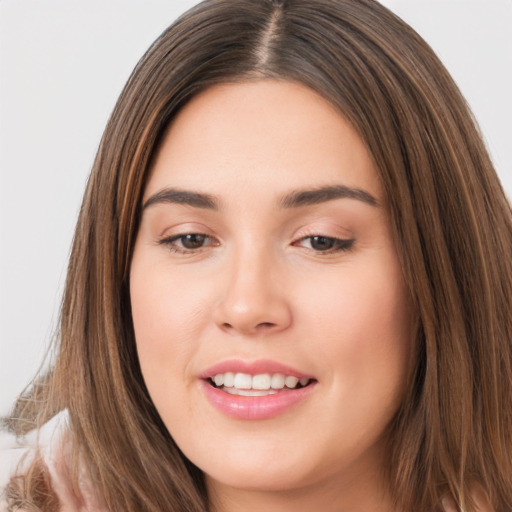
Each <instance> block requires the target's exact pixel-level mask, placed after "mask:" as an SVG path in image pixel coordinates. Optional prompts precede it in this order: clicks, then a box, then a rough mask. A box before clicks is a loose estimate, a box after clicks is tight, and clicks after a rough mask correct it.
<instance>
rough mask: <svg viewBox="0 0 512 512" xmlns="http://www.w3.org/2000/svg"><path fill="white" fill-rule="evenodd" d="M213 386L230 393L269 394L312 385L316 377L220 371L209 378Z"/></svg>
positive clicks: (241, 394) (244, 394)
mask: <svg viewBox="0 0 512 512" xmlns="http://www.w3.org/2000/svg"><path fill="white" fill-rule="evenodd" d="M207 381H208V382H209V383H210V385H211V386H213V387H214V388H217V389H219V390H221V391H224V392H225V393H229V394H230V395H238V396H249V397H250V396H268V395H276V394H278V393H281V392H286V391H293V390H297V389H302V388H305V387H307V386H309V385H311V384H312V383H313V382H314V381H315V379H310V378H307V377H303V378H298V377H295V376H293V375H284V374H282V373H273V374H271V373H262V374H258V375H251V374H248V373H234V372H226V373H218V374H216V375H215V376H213V377H210V378H208V379H207Z"/></svg>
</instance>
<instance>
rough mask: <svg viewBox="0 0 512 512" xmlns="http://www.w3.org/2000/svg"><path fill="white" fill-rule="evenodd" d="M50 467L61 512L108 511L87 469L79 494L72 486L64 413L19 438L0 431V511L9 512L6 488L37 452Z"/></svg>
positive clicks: (67, 421) (66, 422) (66, 419)
mask: <svg viewBox="0 0 512 512" xmlns="http://www.w3.org/2000/svg"><path fill="white" fill-rule="evenodd" d="M37 448H39V450H40V453H41V456H42V458H43V460H44V462H45V464H46V466H47V467H48V471H49V473H50V476H51V481H52V487H53V490H54V491H55V493H56V495H57V496H58V498H59V502H60V511H62V512H108V511H107V509H106V508H105V506H104V505H103V504H102V503H101V500H98V498H97V496H96V493H95V492H94V487H93V485H92V482H91V480H90V478H89V477H88V475H87V472H86V471H85V470H82V471H81V472H80V476H79V482H78V486H79V493H75V492H74V490H73V487H72V483H71V479H70V475H69V471H68V465H67V463H66V459H67V457H66V451H67V450H68V449H69V420H68V414H67V411H62V412H60V413H59V414H57V415H56V416H55V417H54V418H52V419H51V420H50V421H49V422H48V423H46V424H45V425H44V426H43V427H42V428H41V429H40V430H39V431H36V430H34V431H31V432H29V433H28V434H27V435H25V436H23V437H21V438H17V437H16V436H15V435H14V434H12V433H10V432H5V431H0V454H1V456H0V512H8V508H7V501H6V499H5V494H4V492H5V487H6V486H7V484H8V483H9V480H10V479H11V478H12V477H13V476H15V475H19V474H23V472H24V470H26V468H27V467H28V466H29V464H30V463H31V462H32V460H33V458H34V455H35V452H36V449H37Z"/></svg>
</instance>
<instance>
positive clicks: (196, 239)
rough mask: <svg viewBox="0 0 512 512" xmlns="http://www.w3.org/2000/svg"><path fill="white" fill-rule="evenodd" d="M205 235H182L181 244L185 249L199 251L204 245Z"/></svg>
mask: <svg viewBox="0 0 512 512" xmlns="http://www.w3.org/2000/svg"><path fill="white" fill-rule="evenodd" d="M205 240H206V235H198V234H191V235H184V236H183V237H181V244H182V245H183V247H184V248H185V249H199V248H200V247H202V246H203V245H204V243H205Z"/></svg>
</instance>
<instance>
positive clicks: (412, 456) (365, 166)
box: [6, 0, 512, 512]
mask: <svg viewBox="0 0 512 512" xmlns="http://www.w3.org/2000/svg"><path fill="white" fill-rule="evenodd" d="M511 253H512V225H511V211H510V207H509V205H508V203H507V200H506V198H505V196H504V194H503V191H502V189H501V186H500V184H499V181H498V179H497V177H496V174H495V172H494V170H493V168H492V164H491V162H490V160H489V157H488V155H487V153H486V150H485V147H484V145H483V143H482V141H481V138H480V136H479V134H478V130H477V129H476V127H475V125H474V122H473V120H472V117H471V115H470V113H469V112H468V110H467V106H466V104H465V102H464V100H463V98H462V97H461V95H460V93H459V91H458V90H457V88H456V86H455V85H454V83H453V81H452V80H451V78H450V77H449V75H448V74H447V72H446V70H445V69H444V68H443V66H442V65H441V64H440V62H439V61H438V60H437V58H436V57H435V56H434V55H433V53H432V51H431V50H430V49H429V47H428V46H427V45H426V44H425V43H424V41H422V40H421V39H420V38H419V36H418V35H417V34H416V33H414V31H412V29H410V28H409V27H408V26H407V25H405V24H404V23H403V22H402V21H400V20H399V19H397V18H396V17H395V16H394V15H393V14H391V13H390V12H389V11H387V10H386V9H384V8H383V7H382V6H380V5H379V4H378V3H376V2H374V1H371V0H316V1H312V0H290V1H288V2H287V1H280V0H268V1H259V0H253V1H251V0H236V1H233V0H213V1H212V0H209V1H206V2H204V3H202V4H200V5H199V6H197V7H196V8H194V9H192V10H191V11H190V12H188V13H187V14H186V15H184V16H183V17H182V18H180V19H179V20H178V21H177V22H176V23H175V24H174V25H173V26H172V27H171V28H170V29H168V30H167V31H166V32H165V33H164V34H163V35H162V36H161V37H160V38H159V39H158V40H157V41H156V42H155V44H154V45H153V46H152V47H151V48H150V50H149V51H148V52H147V54H146V55H145V56H144V57H143V59H142V60H141V62H140V63H139V64H138V66H137V67H136V69H135V71H134V73H133V75H132V77H131V78H130V80H129V81H128V84H127V85H126V87H125V89H124V91H123V93H122V94H121V97H120V99H119V101H118V104H117V106H116V108H115V110H114V112H113V114H112V117H111V119H110V121H109V123H108V125H107V128H106V131H105V134H104V137H103V140H102V143H101V145H100V148H99V152H98V156H97V158H96V162H95V165H94V169H93V172H92V174H91V178H90V180H89V183H88V187H87V190H86V193H85V197H84V202H83V206H82V209H81V213H80V218H79V221H78V225H77V230H76V234H75V240H74V245H73V251H72V255H71V260H70V265H69V270H68V278H67V283H66V291H65V295H64V299H63V309H62V321H61V332H60V345H59V348H58V356H57V358H56V361H55V365H54V367H53V370H52V371H51V373H50V375H48V376H46V377H45V378H42V379H40V381H39V382H38V383H37V384H36V386H35V387H34V389H33V390H32V391H31V393H30V395H29V396H28V397H25V398H24V399H22V400H20V402H19V404H18V408H17V410H16V411H15V412H14V414H13V418H16V420H14V419H13V420H11V425H12V426H13V428H14V429H15V430H16V431H17V432H18V433H23V432H26V431H28V430H30V429H31V428H32V427H33V426H34V421H35V425H36V426H37V427H38V428H40V430H39V432H40V435H39V439H34V440H33V443H34V444H35V445H38V446H40V447H41V449H40V451H39V453H36V454H34V453H33V451H34V450H32V449H29V448H22V449H20V450H18V451H19V452H22V454H23V455H24V456H26V457H25V459H24V460H23V461H22V464H21V466H20V468H19V469H18V470H17V472H16V476H13V478H11V480H10V483H9V485H8V487H7V489H6V500H7V501H6V504H7V503H9V504H10V506H11V507H13V508H14V509H15V508H16V507H21V509H27V510H30V509H34V508H35V509H36V510H39V509H40V510H57V509H58V507H59V503H60V506H61V507H62V509H63V510H75V509H76V510H155V511H157V510H158V511H160V510H166V511H167V510H183V511H185V510H186V511H192V510H198V511H199V510H203V511H204V510H212V511H213V510H214V511H218V512H220V511H230V510H245V511H249V510H279V511H286V510H292V509H293V510H295V511H297V510H323V511H329V510H337V511H339V510H361V511H365V510H380V511H406V510H425V511H427V510H445V511H450V512H451V511H453V510H461V509H464V510H468V511H469V510H480V511H490V510H496V511H502V510H509V509H510V508H511V507H512V484H511V479H510V475H511V474H512V472H511V467H510V466H511V462H510V461H511V460H512V456H511V455H512V453H511V452H512V434H511V432H510V429H509V425H510V424H511V418H510V416H511V415H512V407H511V401H512V390H511V386H512V360H511V358H512V347H511V341H512V314H511V313H512V303H511V302H512V268H511V267H512V254H511ZM57 413H58V415H57V416H55V415H56V414H57ZM52 418H53V419H52ZM41 427H42V428H41ZM36 432H37V431H36ZM35 435H36V434H35V433H32V434H30V435H29V436H28V437H27V440H26V441H25V446H29V444H30V441H31V440H32V438H33V437H34V436H35ZM31 436H32V437H31ZM11 453H12V450H11ZM14 462H17V456H16V457H14ZM6 506H7V505H6ZM30 507H32V508H30Z"/></svg>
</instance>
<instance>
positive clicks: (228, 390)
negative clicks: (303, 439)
mask: <svg viewBox="0 0 512 512" xmlns="http://www.w3.org/2000/svg"><path fill="white" fill-rule="evenodd" d="M200 381H201V383H202V387H203V390H204V392H205V396H206V398H207V399H208V401H209V402H210V404H211V405H213V406H214V408H215V409H217V410H218V411H219V412H221V413H222V414H223V415H225V416H228V417H231V418H234V419H239V420H240V419H241V420H264V419H270V418H273V417H276V416H279V415H281V414H283V413H285V412H287V411H289V410H291V409H294V410H295V406H296V405H297V404H300V403H302V402H305V401H306V400H307V399H308V397H309V396H311V394H312V393H313V391H314V389H315V388H316V387H317V384H318V381H317V379H316V378H314V377H312V376H310V375H306V374H303V373H301V372H299V371H296V370H294V369H293V368H290V367H287V366H284V365H282V364H280V363H276V362H273V361H257V362H253V363H245V362H242V361H226V362H224V363H221V364H218V365H216V366H214V367H212V368H210V369H209V370H207V371H206V372H204V373H203V374H202V375H200Z"/></svg>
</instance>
